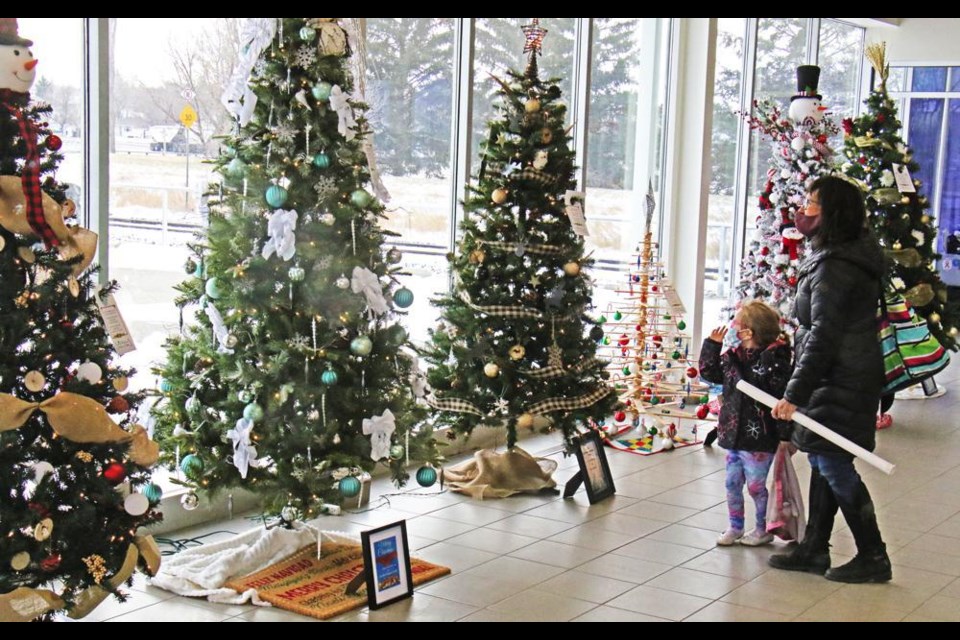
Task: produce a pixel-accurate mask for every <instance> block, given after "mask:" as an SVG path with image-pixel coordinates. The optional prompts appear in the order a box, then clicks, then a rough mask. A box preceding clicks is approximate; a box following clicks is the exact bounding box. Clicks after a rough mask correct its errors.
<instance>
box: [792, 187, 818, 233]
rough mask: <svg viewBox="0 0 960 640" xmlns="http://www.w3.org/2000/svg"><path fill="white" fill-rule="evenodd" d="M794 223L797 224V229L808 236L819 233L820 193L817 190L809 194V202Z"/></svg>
mask: <svg viewBox="0 0 960 640" xmlns="http://www.w3.org/2000/svg"><path fill="white" fill-rule="evenodd" d="M793 223H794V224H795V225H796V226H797V231H799V232H800V233H802V234H803V235H804V236H805V237H807V238H812V237H813V236H815V235H817V231H818V230H819V229H820V194H818V193H817V192H813V193H808V194H807V202H806V204H805V205H804V207H803V211H798V212H797V215H796V216H795V218H794V221H793Z"/></svg>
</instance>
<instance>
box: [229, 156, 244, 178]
mask: <svg viewBox="0 0 960 640" xmlns="http://www.w3.org/2000/svg"><path fill="white" fill-rule="evenodd" d="M225 170H226V173H227V175H228V176H230V177H232V178H240V177H243V174H244V172H245V171H246V170H247V165H246V163H245V162H244V161H243V160H241V159H240V158H234V159H233V160H231V161H230V162H228V163H227V166H226V168H225Z"/></svg>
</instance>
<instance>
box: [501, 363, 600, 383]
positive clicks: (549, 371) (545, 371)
mask: <svg viewBox="0 0 960 640" xmlns="http://www.w3.org/2000/svg"><path fill="white" fill-rule="evenodd" d="M596 364H601V365H602V364H603V362H602V361H600V360H597V359H596V358H588V359H586V360H584V361H583V362H581V363H579V364H578V365H576V366H575V367H573V368H571V369H570V370H569V371H568V370H567V369H564V368H563V367H557V366H550V367H543V368H542V369H520V370H519V373H520V374H521V375H524V376H526V377H528V378H533V379H534V380H547V379H550V378H559V377H561V376H564V375H566V374H567V373H580V372H581V371H584V370H586V369H589V368H590V367H592V366H594V365H596Z"/></svg>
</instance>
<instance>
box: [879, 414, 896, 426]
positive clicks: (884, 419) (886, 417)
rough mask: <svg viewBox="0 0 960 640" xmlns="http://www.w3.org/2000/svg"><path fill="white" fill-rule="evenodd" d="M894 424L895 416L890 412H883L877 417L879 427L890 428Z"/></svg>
mask: <svg viewBox="0 0 960 640" xmlns="http://www.w3.org/2000/svg"><path fill="white" fill-rule="evenodd" d="M892 426H893V416H892V415H890V414H889V413H882V414H880V415H879V416H878V417H877V429H878V430H879V429H889V428H890V427H892Z"/></svg>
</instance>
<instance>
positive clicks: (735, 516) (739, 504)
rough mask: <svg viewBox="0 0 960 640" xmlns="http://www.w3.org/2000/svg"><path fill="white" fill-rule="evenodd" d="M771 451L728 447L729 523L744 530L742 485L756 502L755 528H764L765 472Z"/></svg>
mask: <svg viewBox="0 0 960 640" xmlns="http://www.w3.org/2000/svg"><path fill="white" fill-rule="evenodd" d="M771 464H773V454H772V453H766V452H764V451H736V450H730V451H727V508H728V509H729V511H730V526H731V527H732V528H733V529H736V530H738V531H743V519H744V511H743V485H744V484H746V485H747V491H749V492H750V497H751V498H753V502H754V504H756V506H757V529H758V530H760V531H766V530H767V473H768V472H769V471H770V465H771Z"/></svg>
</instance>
